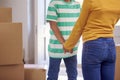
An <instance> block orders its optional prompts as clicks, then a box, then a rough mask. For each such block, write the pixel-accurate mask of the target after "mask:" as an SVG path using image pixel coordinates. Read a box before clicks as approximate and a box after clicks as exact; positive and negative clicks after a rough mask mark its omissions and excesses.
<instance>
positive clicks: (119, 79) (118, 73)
mask: <svg viewBox="0 0 120 80" xmlns="http://www.w3.org/2000/svg"><path fill="white" fill-rule="evenodd" d="M116 53H117V54H116V68H115V80H120V46H116Z"/></svg>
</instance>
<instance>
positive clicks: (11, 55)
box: [0, 23, 23, 65]
mask: <svg viewBox="0 0 120 80" xmlns="http://www.w3.org/2000/svg"><path fill="white" fill-rule="evenodd" d="M21 63H23V49H22V24H21V23H0V65H11V64H21Z"/></svg>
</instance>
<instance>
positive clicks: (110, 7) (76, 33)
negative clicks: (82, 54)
mask: <svg viewBox="0 0 120 80" xmlns="http://www.w3.org/2000/svg"><path fill="white" fill-rule="evenodd" d="M119 19H120V0H84V2H83V6H82V11H81V13H80V17H79V18H78V20H77V22H76V24H75V26H74V28H73V31H72V33H71V35H70V37H69V38H68V39H67V41H66V42H65V43H64V47H65V49H67V50H71V49H72V48H73V47H74V46H75V45H76V43H77V42H78V40H79V38H80V36H81V35H82V37H83V42H86V41H89V40H94V39H97V38H100V37H113V30H114V25H115V24H116V23H117V21H118V20H119Z"/></svg>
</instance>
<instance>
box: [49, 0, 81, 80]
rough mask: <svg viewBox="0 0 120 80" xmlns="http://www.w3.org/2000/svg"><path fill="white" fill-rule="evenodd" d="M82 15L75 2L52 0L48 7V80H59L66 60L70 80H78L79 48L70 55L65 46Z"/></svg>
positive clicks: (74, 49)
mask: <svg viewBox="0 0 120 80" xmlns="http://www.w3.org/2000/svg"><path fill="white" fill-rule="evenodd" d="M79 14H80V4H79V3H78V2H76V1H74V0H52V1H51V2H50V4H49V7H48V13H47V21H49V23H50V28H51V29H50V40H49V46H48V52H49V56H50V57H49V70H48V78H47V80H57V79H58V73H59V68H60V63H61V60H62V59H63V60H64V63H65V66H66V72H67V75H68V80H76V79H77V55H76V53H77V48H78V44H77V45H76V46H75V47H74V48H73V50H71V51H70V52H69V53H68V52H67V53H66V52H65V51H64V50H63V44H64V42H65V40H66V39H67V38H68V37H69V35H70V33H71V31H72V29H73V26H74V24H75V22H76V20H77V19H78V17H79Z"/></svg>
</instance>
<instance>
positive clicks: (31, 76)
mask: <svg viewBox="0 0 120 80" xmlns="http://www.w3.org/2000/svg"><path fill="white" fill-rule="evenodd" d="M24 70H25V71H24V72H25V73H24V74H25V75H24V76H25V79H24V80H46V69H44V68H42V67H41V66H39V65H35V64H33V65H31V64H25V65H24Z"/></svg>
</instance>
